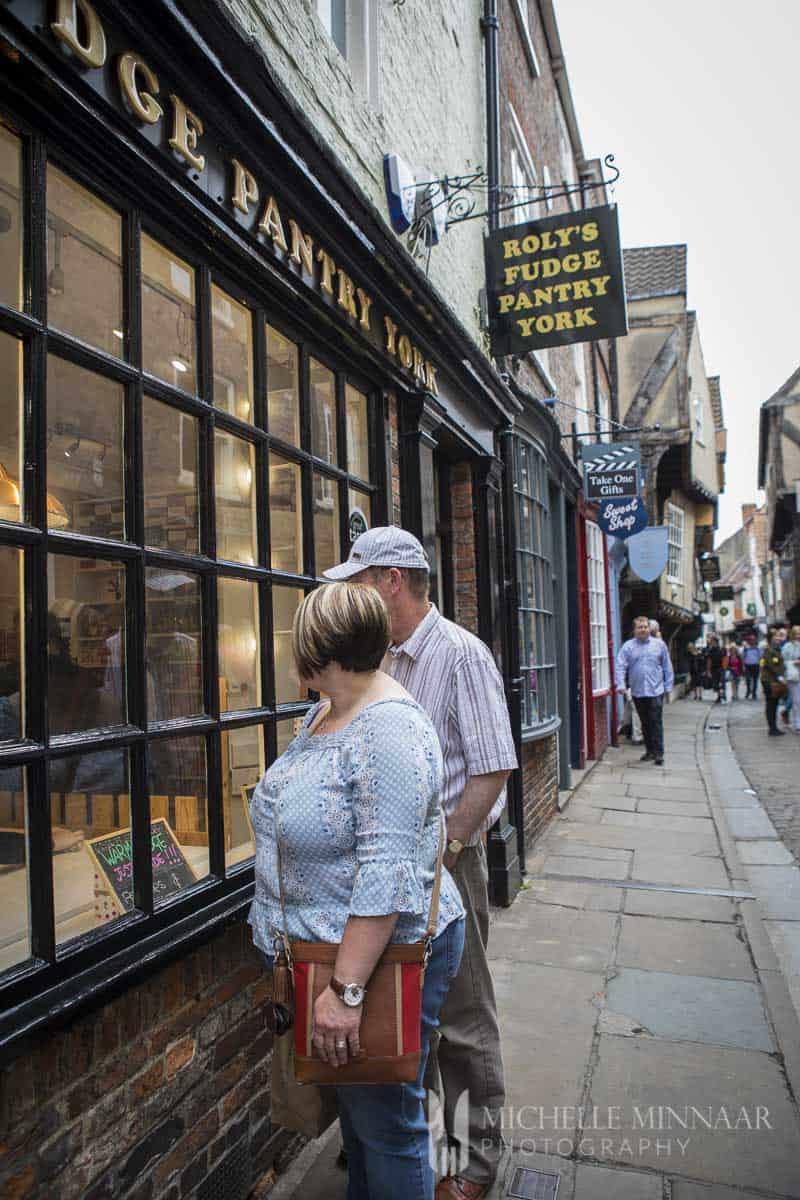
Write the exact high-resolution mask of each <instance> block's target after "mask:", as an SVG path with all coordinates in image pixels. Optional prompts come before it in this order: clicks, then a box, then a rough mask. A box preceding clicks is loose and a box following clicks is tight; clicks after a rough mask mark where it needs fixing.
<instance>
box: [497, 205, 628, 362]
mask: <svg viewBox="0 0 800 1200" xmlns="http://www.w3.org/2000/svg"><path fill="white" fill-rule="evenodd" d="M486 281H487V292H488V300H489V328H490V333H491V338H492V350H493V353H494V356H495V358H500V357H502V356H503V355H506V354H525V353H526V352H527V351H529V350H543V349H545V348H546V347H548V346H566V345H569V344H570V343H571V342H591V341H596V340H597V339H598V338H613V337H622V336H623V335H624V334H625V333H627V332H628V320H627V314H626V311H625V284H624V280H623V275H622V254H621V251H620V245H619V225H618V221H617V208H616V205H613V204H610V205H604V206H602V207H599V208H587V209H583V210H581V211H580V212H567V213H559V214H558V216H552V217H544V218H543V219H542V220H540V221H526V222H525V223H524V224H523V225H507V226H505V228H503V229H499V230H497V231H496V232H495V233H492V234H490V235H489V236H488V237H487V239H486Z"/></svg>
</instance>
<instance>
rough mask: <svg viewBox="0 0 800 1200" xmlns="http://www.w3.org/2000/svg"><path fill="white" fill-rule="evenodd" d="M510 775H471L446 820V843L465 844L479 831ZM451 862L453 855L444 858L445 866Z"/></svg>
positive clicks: (501, 772)
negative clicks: (457, 842)
mask: <svg viewBox="0 0 800 1200" xmlns="http://www.w3.org/2000/svg"><path fill="white" fill-rule="evenodd" d="M510 774H511V772H510V771H491V772H490V773H489V774H488V775H473V776H472V777H471V778H470V779H468V780H467V785H466V787H465V788H464V790H463V792H462V793H461V799H460V800H459V802H458V808H457V809H456V810H455V812H452V813H451V814H450V816H449V817H448V818H447V840H448V841H451V840H452V839H453V838H456V839H457V840H458V841H459V842H466V841H468V839H469V838H470V837H472V835H473V833H475V831H476V830H478V829H480V827H481V826H482V825H483V822H484V821H485V820H486V818H487V817H488V815H489V813H490V812H491V811H492V808H493V806H494V802H495V800H496V799H497V797H498V796H499V795H500V792H501V791H502V790H503V788H504V787H505V782H506V780H507V779H508V777H509V775H510ZM448 858H449V859H450V861H449V862H448ZM453 862H455V855H448V857H446V858H445V866H451V865H452V863H453Z"/></svg>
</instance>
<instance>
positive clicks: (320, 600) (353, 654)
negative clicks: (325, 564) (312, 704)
mask: <svg viewBox="0 0 800 1200" xmlns="http://www.w3.org/2000/svg"><path fill="white" fill-rule="evenodd" d="M390 637H391V629H390V625H389V614H388V612H387V611H386V605H385V604H384V603H383V600H382V599H381V597H380V595H379V593H378V592H377V591H376V590H375V588H373V587H369V586H368V585H367V584H363V583H350V582H349V581H347V580H342V581H341V582H338V583H325V584H322V585H321V586H320V587H318V588H315V590H314V591H313V592H310V593H309V594H308V595H307V596H306V598H305V600H304V601H303V603H302V604H301V605H300V607H299V608H298V610H297V612H296V613H295V617H294V624H293V626H292V652H293V654H294V660H295V663H296V664H297V670H298V673H299V675H300V678H301V679H308V678H310V676H311V675H315V674H316V673H317V672H318V671H323V670H324V669H325V667H327V666H328V665H329V664H330V663H332V662H335V663H338V664H339V666H340V667H341V668H342V669H343V670H345V671H377V669H378V667H379V666H380V665H381V660H382V659H383V656H384V654H385V653H386V650H387V647H388V645H389V640H390Z"/></svg>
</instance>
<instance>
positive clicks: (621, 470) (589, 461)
mask: <svg viewBox="0 0 800 1200" xmlns="http://www.w3.org/2000/svg"><path fill="white" fill-rule="evenodd" d="M581 462H582V463H583V494H584V496H585V497H586V499H587V500H610V499H611V498H612V497H613V498H615V499H619V498H621V497H623V496H638V494H639V492H640V490H641V489H640V483H639V475H640V454H639V445H638V443H636V442H626V443H624V444H623V443H621V442H593V443H592V444H591V445H590V446H583V447H582V448H581Z"/></svg>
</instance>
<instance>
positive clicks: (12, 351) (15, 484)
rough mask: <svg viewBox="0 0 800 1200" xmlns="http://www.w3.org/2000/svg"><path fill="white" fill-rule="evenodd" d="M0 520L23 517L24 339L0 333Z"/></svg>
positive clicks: (18, 519) (16, 519)
mask: <svg viewBox="0 0 800 1200" xmlns="http://www.w3.org/2000/svg"><path fill="white" fill-rule="evenodd" d="M0 372H2V380H3V387H2V389H0V520H3V521H22V519H23V512H22V477H23V473H22V438H21V436H20V431H21V427H22V342H19V341H17V339H16V338H14V337H10V336H9V334H7V333H0Z"/></svg>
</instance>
